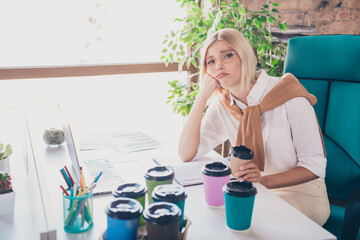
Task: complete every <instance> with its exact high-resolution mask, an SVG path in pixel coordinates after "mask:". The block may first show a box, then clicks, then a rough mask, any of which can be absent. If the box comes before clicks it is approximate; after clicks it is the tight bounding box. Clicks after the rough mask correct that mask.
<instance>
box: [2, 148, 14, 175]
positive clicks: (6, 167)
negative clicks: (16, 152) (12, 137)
mask: <svg viewBox="0 0 360 240" xmlns="http://www.w3.org/2000/svg"><path fill="white" fill-rule="evenodd" d="M11 154H12V148H11V146H10V144H7V145H6V147H5V148H4V144H2V143H0V171H3V172H8V173H10V163H9V156H10V155H11Z"/></svg>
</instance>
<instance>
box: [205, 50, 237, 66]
mask: <svg viewBox="0 0 360 240" xmlns="http://www.w3.org/2000/svg"><path fill="white" fill-rule="evenodd" d="M235 54H237V52H235V51H229V52H224V53H222V54H221V55H220V58H219V59H218V60H217V59H215V58H214V57H209V58H207V59H205V66H206V68H207V69H208V70H213V69H214V68H215V66H216V61H220V62H222V63H223V64H229V63H231V62H232V61H233V60H234V55H235Z"/></svg>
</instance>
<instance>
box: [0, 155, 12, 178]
mask: <svg viewBox="0 0 360 240" xmlns="http://www.w3.org/2000/svg"><path fill="white" fill-rule="evenodd" d="M0 171H1V172H7V173H9V174H10V163H9V157H7V158H5V159H2V160H0Z"/></svg>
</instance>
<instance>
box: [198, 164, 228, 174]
mask: <svg viewBox="0 0 360 240" xmlns="http://www.w3.org/2000/svg"><path fill="white" fill-rule="evenodd" d="M202 173H203V174H205V175H208V176H217V177H221V176H227V175H230V173H231V169H230V168H229V167H228V166H226V165H225V164H224V163H222V162H212V163H208V164H206V165H205V166H204V167H203V169H202Z"/></svg>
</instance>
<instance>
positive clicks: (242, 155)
mask: <svg viewBox="0 0 360 240" xmlns="http://www.w3.org/2000/svg"><path fill="white" fill-rule="evenodd" d="M231 155H232V156H234V157H236V158H239V159H245V160H251V159H253V157H254V152H253V151H251V149H249V148H247V147H245V146H244V145H239V146H235V147H233V148H232V149H231Z"/></svg>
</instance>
